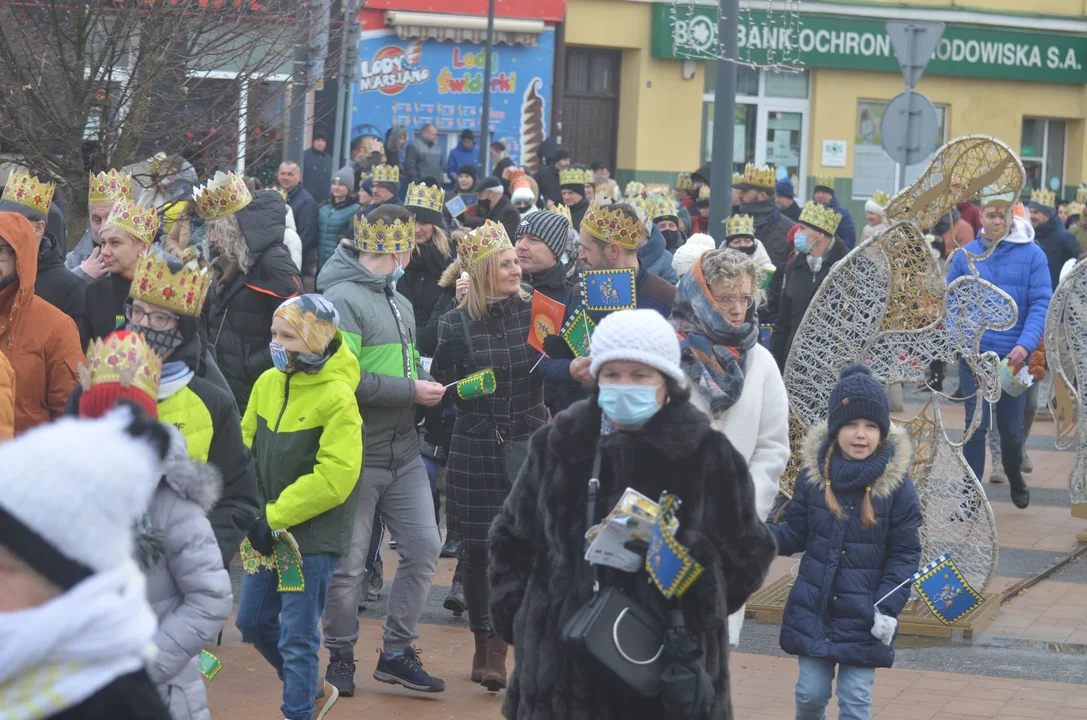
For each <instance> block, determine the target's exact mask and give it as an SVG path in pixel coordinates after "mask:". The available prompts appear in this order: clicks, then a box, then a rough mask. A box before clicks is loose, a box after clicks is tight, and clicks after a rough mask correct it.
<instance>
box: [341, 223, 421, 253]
mask: <svg viewBox="0 0 1087 720" xmlns="http://www.w3.org/2000/svg"><path fill="white" fill-rule="evenodd" d="M351 247H353V248H355V249H356V250H358V251H359V252H365V253H377V254H379V255H390V254H392V253H405V252H411V251H412V250H414V249H415V218H412V219H411V220H408V221H406V222H405V221H403V220H395V221H393V223H392V224H391V225H387V224H385V221H384V220H378V221H377V222H370V221H369V220H367V219H366V218H365V216H364V217H362V218H359V217H358V216H357V215H356V216H355V241H354V242H353V243H351Z"/></svg>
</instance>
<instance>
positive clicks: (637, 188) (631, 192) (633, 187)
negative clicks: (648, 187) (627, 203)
mask: <svg viewBox="0 0 1087 720" xmlns="http://www.w3.org/2000/svg"><path fill="white" fill-rule="evenodd" d="M644 192H645V183H640V182H638V181H637V180H631V181H630V182H628V183H627V186H626V189H625V190H623V197H628V198H629V197H634V196H635V195H641V194H642V193H644Z"/></svg>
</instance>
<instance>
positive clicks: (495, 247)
mask: <svg viewBox="0 0 1087 720" xmlns="http://www.w3.org/2000/svg"><path fill="white" fill-rule="evenodd" d="M512 249H513V243H511V242H510V236H509V235H507V234H506V227H505V226H504V225H503V224H502V223H497V222H495V221H493V220H487V221H485V222H484V223H483V225H482V226H481V227H478V228H476V229H475V230H473V231H472V232H470V233H468V234H466V235H464V236H463V237H462V238H460V239H459V240H457V255H458V256H459V257H460V260H461V262H462V263H463V264H464V268H465V269H466V270H471V269H472V268H474V267H475V266H476V265H478V264H479V263H480V262H482V261H483V260H485V259H486V258H489V257H490V256H491V255H494V254H495V253H497V252H502V251H503V250H512Z"/></svg>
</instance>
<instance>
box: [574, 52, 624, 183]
mask: <svg viewBox="0 0 1087 720" xmlns="http://www.w3.org/2000/svg"><path fill="white" fill-rule="evenodd" d="M619 61H620V56H619V53H618V52H615V51H610V50H592V49H588V48H568V49H567V54H566V87H565V91H564V93H563V104H562V117H563V132H562V143H563V145H565V146H566V148H567V149H569V150H570V155H571V157H572V159H573V161H574V162H575V163H583V164H585V165H588V164H589V163H591V162H594V161H596V160H603V161H604V162H606V163H607V164H608V167H609V168H610V169H611V171H612V173H614V172H615V147H616V140H617V138H618V124H619Z"/></svg>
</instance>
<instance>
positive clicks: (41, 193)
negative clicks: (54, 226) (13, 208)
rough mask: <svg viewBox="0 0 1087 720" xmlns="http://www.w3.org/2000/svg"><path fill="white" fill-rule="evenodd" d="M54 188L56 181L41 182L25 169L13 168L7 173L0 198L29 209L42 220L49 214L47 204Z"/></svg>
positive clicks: (50, 200) (51, 198)
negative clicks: (6, 179)
mask: <svg viewBox="0 0 1087 720" xmlns="http://www.w3.org/2000/svg"><path fill="white" fill-rule="evenodd" d="M56 189H57V185H56V183H51V182H41V181H40V180H38V178H37V177H35V176H34V175H31V174H30V173H29V172H28V171H26V170H13V171H12V173H11V174H10V175H8V181H7V184H5V185H4V194H3V196H0V200H7V201H8V202H11V203H15V204H16V205H19V206H21V207H23V208H26V209H27V210H31V211H33V212H34V213H36V214H38V215H40V216H41V218H40V219H42V220H44V219H45V218H46V217H47V216H48V215H49V204H50V203H51V202H53V193H54V192H55V191H56Z"/></svg>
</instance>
